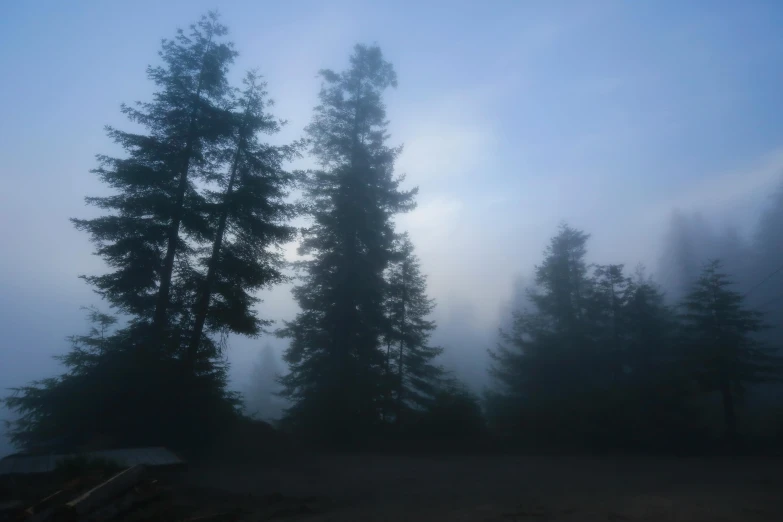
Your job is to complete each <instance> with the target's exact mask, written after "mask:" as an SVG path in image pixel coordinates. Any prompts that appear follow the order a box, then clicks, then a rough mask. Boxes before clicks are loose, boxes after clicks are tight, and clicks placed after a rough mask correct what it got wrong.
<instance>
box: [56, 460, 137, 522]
mask: <svg viewBox="0 0 783 522" xmlns="http://www.w3.org/2000/svg"><path fill="white" fill-rule="evenodd" d="M145 472H146V468H145V467H144V466H133V467H130V468H128V469H126V470H125V471H121V472H120V473H117V474H116V475H114V476H113V477H112V478H110V479H109V480H107V481H106V482H104V483H102V484H99V485H97V486H95V487H94V488H92V489H91V490H90V491H88V492H87V493H85V494H84V495H82V496H80V497H79V498H77V499H75V500H72V501H70V502H68V503H67V504H66V506H67V507H68V509H70V510H73V511H75V512H76V513H78V514H79V515H83V514H85V513H88V512H90V511H92V510H93V509H96V508H98V507H100V506H102V505H104V504H105V503H107V502H109V501H110V500H111V499H112V498H113V497H115V496H116V495H118V494H120V493H122V492H123V491H125V490H127V489H130V488H132V487H133V486H135V485H136V484H138V483H139V482H140V481H141V479H142V478H143V477H144V473H145Z"/></svg>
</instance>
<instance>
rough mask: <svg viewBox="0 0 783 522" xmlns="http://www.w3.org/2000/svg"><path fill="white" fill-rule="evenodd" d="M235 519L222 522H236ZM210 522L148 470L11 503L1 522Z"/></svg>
mask: <svg viewBox="0 0 783 522" xmlns="http://www.w3.org/2000/svg"><path fill="white" fill-rule="evenodd" d="M241 515H242V513H239V512H237V513H235V517H233V518H231V517H225V516H224V517H223V518H220V521H221V522H234V521H235V520H237V519H238V518H239V517H240V516H241ZM196 519H198V520H201V521H202V522H208V521H210V520H211V517H210V515H204V514H200V513H192V509H188V508H185V507H183V506H177V505H175V504H174V503H173V502H171V491H170V490H169V489H168V488H166V487H163V486H162V485H161V484H159V482H158V481H157V480H155V479H153V478H151V477H148V476H147V470H146V469H145V467H144V466H133V467H130V468H127V469H125V470H123V471H121V472H119V473H117V474H115V475H113V476H111V477H109V478H108V479H107V480H100V481H98V482H97V483H96V480H95V477H89V476H88V477H84V478H79V479H75V480H72V481H70V482H68V483H66V484H63V485H61V486H60V488H59V489H57V490H56V491H53V492H51V493H49V494H47V495H46V496H44V497H42V498H41V499H40V500H38V501H37V502H35V503H33V504H32V505H25V504H23V503H22V502H19V501H15V502H8V503H5V504H2V505H0V521H8V522H103V521H112V522H141V521H161V522H162V521H166V522H171V521H188V522H189V521H190V520H196Z"/></svg>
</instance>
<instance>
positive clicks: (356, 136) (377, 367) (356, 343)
mask: <svg viewBox="0 0 783 522" xmlns="http://www.w3.org/2000/svg"><path fill="white" fill-rule="evenodd" d="M321 79H322V81H323V85H322V88H321V92H320V94H319V98H320V105H318V106H317V107H316V108H315V114H314V116H313V121H312V123H311V124H310V125H309V127H308V128H307V134H308V136H309V139H310V141H311V144H312V149H311V153H312V154H313V156H314V157H315V158H316V159H317V160H318V161H319V163H320V165H321V170H317V171H315V172H312V173H311V174H310V176H309V177H308V179H307V182H306V187H305V190H306V194H305V198H306V205H307V208H308V211H309V214H310V216H311V218H312V225H311V226H310V227H309V228H307V229H306V230H305V231H304V238H303V241H302V243H301V246H300V254H303V255H308V256H310V259H309V260H307V261H304V262H302V263H301V264H300V268H301V269H302V273H303V276H302V280H301V284H300V285H299V286H297V287H296V288H295V289H294V298H295V300H296V301H297V303H298V304H299V307H300V308H301V312H300V313H299V314H298V315H297V317H296V318H295V319H294V320H293V321H290V322H288V323H286V325H285V328H284V329H283V330H282V331H281V332H280V334H281V335H282V336H285V337H288V338H290V339H291V344H290V346H289V348H288V350H287V351H286V353H285V360H286V361H287V363H288V364H289V368H290V372H289V373H288V374H287V375H286V376H284V377H283V378H282V384H283V387H284V391H283V393H284V396H285V397H286V398H288V399H289V400H291V401H292V403H293V405H292V406H291V408H290V409H289V410H288V420H289V423H290V424H292V425H295V426H297V427H298V429H300V430H302V431H303V432H310V433H314V432H316V430H317V432H318V433H322V434H323V435H324V437H326V438H329V437H330V436H334V437H337V438H339V437H340V436H341V435H340V434H342V433H346V432H348V431H350V432H352V433H354V436H357V437H360V436H361V435H362V434H364V433H369V432H370V431H372V430H373V429H375V427H377V425H378V424H379V422H380V419H381V413H382V409H383V404H384V399H385V396H386V393H385V390H384V389H383V388H384V387H383V386H382V382H383V377H384V368H385V356H384V355H385V354H384V351H383V350H382V348H381V342H382V336H383V335H384V334H385V333H386V330H387V318H386V315H385V310H384V304H385V288H386V282H385V280H384V272H385V270H386V269H387V267H388V266H389V263H390V262H391V260H392V258H393V241H394V237H395V233H394V229H393V221H392V218H393V216H394V215H395V214H397V213H399V212H403V211H406V210H409V209H411V208H413V196H414V194H415V190H413V191H401V190H400V188H399V185H400V183H401V181H402V178H401V177H397V178H395V177H394V176H393V169H394V162H395V159H396V158H397V156H398V155H399V153H400V151H401V149H400V148H391V147H389V146H387V145H386V142H387V139H388V135H387V132H386V127H387V121H386V108H385V106H384V104H383V99H382V95H383V91H384V90H385V89H387V88H388V87H390V86H396V84H397V78H396V74H395V72H394V69H393V68H392V65H391V64H390V63H388V62H387V61H385V60H384V59H383V55H382V53H381V50H380V49H379V48H378V47H366V46H362V45H357V46H356V47H355V49H354V53H353V55H352V56H351V60H350V67H349V69H348V70H346V71H344V72H342V73H336V72H334V71H331V70H323V71H321ZM330 430H331V431H334V433H332V435H329V431H330Z"/></svg>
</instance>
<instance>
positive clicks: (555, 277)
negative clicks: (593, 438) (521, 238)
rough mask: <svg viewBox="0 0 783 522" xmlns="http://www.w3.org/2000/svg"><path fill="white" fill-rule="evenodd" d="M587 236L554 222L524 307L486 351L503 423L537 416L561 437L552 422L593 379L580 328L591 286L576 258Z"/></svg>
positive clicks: (562, 418)
mask: <svg viewBox="0 0 783 522" xmlns="http://www.w3.org/2000/svg"><path fill="white" fill-rule="evenodd" d="M588 238H589V236H588V235H587V234H585V233H584V232H582V231H579V230H576V229H574V228H572V227H570V226H568V225H561V227H560V230H559V231H558V234H557V235H556V236H555V237H553V238H552V240H551V241H550V244H549V245H548V246H547V248H546V250H545V251H544V261H543V262H542V263H541V264H540V265H538V266H537V267H536V270H535V275H536V278H535V282H536V288H535V289H532V290H531V291H530V292H529V299H530V302H531V303H532V309H530V310H524V311H520V312H517V313H516V314H515V315H514V321H513V326H512V329H511V331H510V332H503V331H501V339H500V342H499V343H498V346H497V347H496V348H495V350H490V356H491V358H492V361H493V363H492V366H491V368H490V374H491V376H492V377H493V378H494V380H495V390H494V391H492V392H490V393H489V394H488V401H489V402H490V403H494V404H490V409H491V410H494V411H495V415H496V416H497V417H503V418H504V422H507V423H509V425H508V427H507V428H508V429H511V430H518V429H520V428H521V426H520V425H519V423H520V422H526V423H530V422H533V421H532V416H534V415H535V416H540V415H542V414H543V415H545V416H546V417H547V418H546V419H544V418H540V419H539V421H537V422H538V423H539V424H541V425H542V427H543V426H544V425H550V428H552V429H553V430H554V432H553V433H556V434H558V435H561V436H562V435H563V433H560V432H561V431H562V430H561V429H560V428H557V427H555V426H557V425H560V426H561V427H562V424H563V422H566V421H567V419H568V418H569V417H570V416H572V415H573V414H574V412H575V411H577V410H579V409H580V408H581V407H582V406H583V405H584V403H585V402H586V401H587V400H588V399H587V397H588V396H589V392H590V391H592V390H591V388H592V387H593V386H594V384H595V381H596V378H597V377H596V373H597V372H595V371H594V367H593V365H594V362H595V361H594V356H595V353H596V348H595V346H596V343H595V341H594V340H593V339H591V337H590V335H589V334H590V333H591V332H590V328H588V326H589V322H588V319H589V315H590V310H589V306H590V304H591V302H590V298H591V292H592V287H591V281H590V279H589V278H588V269H587V264H586V262H585V260H584V257H585V254H586V248H585V245H586V242H587V239H588ZM525 416H526V417H527V420H523V419H522V417H525ZM553 423H554V424H553ZM572 427H573V426H572Z"/></svg>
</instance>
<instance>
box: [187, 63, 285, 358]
mask: <svg viewBox="0 0 783 522" xmlns="http://www.w3.org/2000/svg"><path fill="white" fill-rule="evenodd" d="M244 83H245V90H244V91H243V92H242V95H241V97H240V98H239V100H238V104H237V105H238V112H236V113H235V114H234V115H233V116H234V121H235V125H234V131H233V133H232V136H231V139H230V140H229V141H228V144H227V145H226V146H225V147H224V148H223V149H222V150H220V151H219V152H218V159H219V161H218V162H217V163H218V165H221V166H222V165H227V172H225V174H224V175H221V174H215V178H216V180H215V181H216V182H217V185H218V190H214V191H210V192H209V193H208V195H207V197H206V203H207V204H206V207H207V209H208V213H207V215H208V219H209V222H210V229H211V230H214V232H211V234H210V236H211V237H213V240H212V245H211V246H210V247H209V248H208V252H209V253H208V255H205V256H204V257H203V258H202V264H203V265H205V266H206V274H205V275H204V277H203V278H202V277H199V275H200V274H198V273H196V275H195V276H196V277H197V279H198V283H197V286H198V298H197V302H196V306H195V310H194V322H195V326H194V327H193V333H192V335H191V339H190V343H189V346H188V358H189V359H190V360H193V359H194V358H195V355H196V352H197V350H198V347H199V344H200V343H202V342H203V339H202V336H203V332H204V326H205V323H207V322H208V323H209V324H208V326H209V329H210V330H212V331H222V330H228V331H230V332H233V333H238V334H243V335H250V336H256V335H258V334H259V333H260V331H261V328H262V327H263V326H264V325H268V324H269V321H264V320H262V319H260V318H259V317H258V316H257V313H256V311H255V310H254V309H253V306H254V305H255V304H256V303H258V301H259V299H258V298H257V297H255V295H254V292H256V291H258V290H259V289H261V288H263V287H267V286H271V285H273V284H276V283H280V282H282V281H284V280H285V279H286V278H285V276H284V275H283V273H282V267H283V264H284V259H283V256H282V253H281V251H280V250H279V247H280V246H281V245H282V244H284V243H286V242H289V241H291V240H292V239H293V237H294V234H295V229H294V228H293V227H292V226H290V225H289V224H288V222H289V220H290V219H292V218H293V217H294V215H295V208H294V205H292V204H290V203H288V202H286V199H285V198H286V196H287V195H288V192H287V190H288V188H289V187H290V186H291V185H292V183H293V176H292V175H291V174H290V173H288V172H286V171H285V170H283V163H284V162H285V161H287V160H290V159H292V158H293V157H294V156H296V155H297V154H298V150H297V146H298V144H295V145H294V146H272V145H268V144H265V143H261V142H260V141H259V138H258V134H259V133H265V134H274V133H277V132H279V130H280V124H281V123H280V122H279V121H277V120H276V119H274V118H273V117H272V116H271V115H270V114H268V113H267V112H266V107H267V106H269V105H271V101H268V100H267V99H266V95H267V93H266V91H265V90H264V88H265V87H266V84H265V83H264V82H261V81H260V79H259V77H258V75H257V74H255V73H253V72H250V73H248V74H247V76H246V77H245V80H244Z"/></svg>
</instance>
